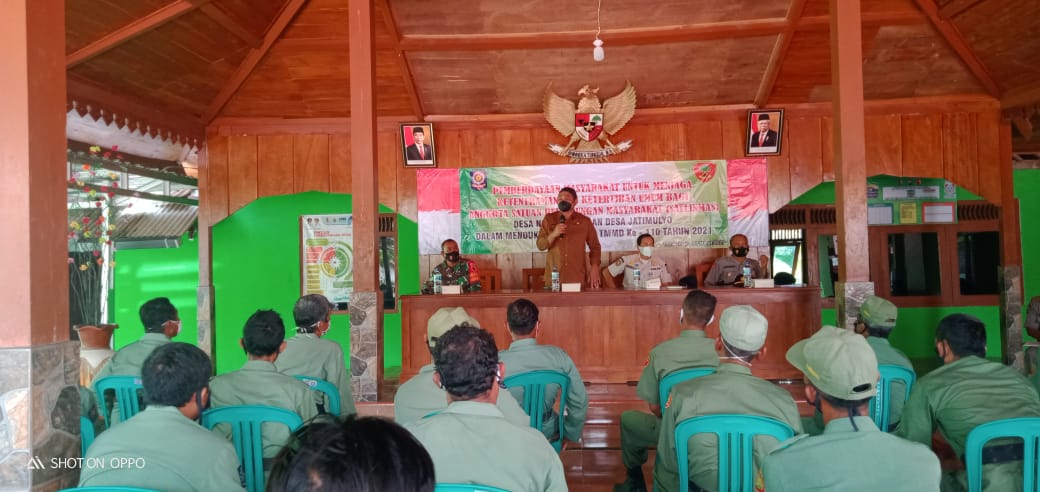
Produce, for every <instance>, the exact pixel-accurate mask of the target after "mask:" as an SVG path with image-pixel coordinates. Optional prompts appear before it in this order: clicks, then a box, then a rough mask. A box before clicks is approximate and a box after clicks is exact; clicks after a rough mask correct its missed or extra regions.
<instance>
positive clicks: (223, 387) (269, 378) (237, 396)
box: [209, 360, 318, 458]
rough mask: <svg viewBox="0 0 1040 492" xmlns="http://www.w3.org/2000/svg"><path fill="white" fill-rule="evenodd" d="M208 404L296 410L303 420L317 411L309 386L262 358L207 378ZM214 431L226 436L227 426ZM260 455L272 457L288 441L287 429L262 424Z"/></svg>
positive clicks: (228, 433)
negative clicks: (283, 372) (231, 370)
mask: <svg viewBox="0 0 1040 492" xmlns="http://www.w3.org/2000/svg"><path fill="white" fill-rule="evenodd" d="M209 390H210V395H211V396H210V406H212V407H213V408H220V407H229V406H232V405H267V406H271V407H278V408H284V409H286V410H290V411H293V412H296V414H297V415H299V416H300V417H301V418H302V419H303V421H304V423H306V422H307V421H308V420H310V419H312V418H314V417H315V416H316V415H317V414H318V407H317V406H316V405H315V404H314V395H312V394H311V389H310V388H309V387H308V386H307V385H306V384H305V383H303V382H302V381H300V380H298V379H296V378H294V377H292V376H286V375H285V374H282V373H280V372H278V370H277V369H275V367H274V364H272V363H270V362H267V361H263V360H251V361H247V362H246V364H245V365H244V366H242V369H239V370H237V371H234V372H229V373H227V374H221V375H220V376H217V377H215V378H213V379H212V380H210V382H209ZM223 427H225V426H217V430H218V431H219V432H221V433H222V434H224V435H225V436H228V437H230V436H231V433H230V429H226V428H223ZM262 432H263V440H264V458H273V457H274V456H275V455H276V454H278V451H280V450H281V449H282V446H284V445H285V443H286V442H288V441H289V433H290V432H289V430H288V429H287V428H286V427H285V426H284V425H282V424H275V423H270V424H264V426H263V429H262Z"/></svg>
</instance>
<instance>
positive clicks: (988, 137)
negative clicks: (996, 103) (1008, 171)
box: [975, 112, 1011, 205]
mask: <svg viewBox="0 0 1040 492" xmlns="http://www.w3.org/2000/svg"><path fill="white" fill-rule="evenodd" d="M975 116H976V119H975V123H976V124H975V127H976V129H977V130H978V132H977V135H978V142H979V148H978V151H979V158H978V161H977V162H978V166H979V191H978V193H979V195H980V196H982V197H983V198H985V199H986V200H988V201H989V202H990V203H994V204H998V205H999V204H1000V203H1001V191H1002V190H1001V183H1000V173H1001V167H1002V166H1006V165H1007V163H1006V162H1002V160H1001V156H1000V115H999V114H998V113H996V112H993V113H976V114H975ZM1008 192H1009V193H1010V192H1011V190H1008Z"/></svg>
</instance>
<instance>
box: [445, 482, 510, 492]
mask: <svg viewBox="0 0 1040 492" xmlns="http://www.w3.org/2000/svg"><path fill="white" fill-rule="evenodd" d="M433 492H509V491H508V490H506V489H500V488H498V487H491V486H488V485H477V484H472V483H439V484H437V486H436V487H434V488H433Z"/></svg>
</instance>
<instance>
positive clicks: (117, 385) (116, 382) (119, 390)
mask: <svg viewBox="0 0 1040 492" xmlns="http://www.w3.org/2000/svg"><path fill="white" fill-rule="evenodd" d="M108 390H112V391H113V392H115V395H116V405H118V406H119V418H120V420H122V421H126V419H128V418H130V417H133V416H134V415H137V413H138V412H140V411H141V402H140V400H138V396H137V395H138V392H140V391H143V390H144V385H142V384H141V377H140V376H108V377H103V378H101V379H99V380H97V381H95V382H94V391H96V392H97V398H98V406H99V407H100V408H99V410H100V411H101V414H102V415H103V416H104V417H105V428H106V429H108V428H109V427H110V426H111V424H110V423H109V417H108V409H107V408H106V407H107V405H105V392H106V391H108Z"/></svg>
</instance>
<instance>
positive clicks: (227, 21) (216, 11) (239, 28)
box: [199, 3, 263, 48]
mask: <svg viewBox="0 0 1040 492" xmlns="http://www.w3.org/2000/svg"><path fill="white" fill-rule="evenodd" d="M199 10H201V11H202V13H204V14H206V17H209V18H210V19H213V22H216V23H217V24H219V25H220V27H223V28H224V29H227V30H228V31H229V32H230V33H231V34H233V35H235V37H237V38H238V39H241V40H242V41H244V42H245V43H246V44H247V45H248V46H249V47H250V48H257V47H259V46H260V43H262V42H263V40H262V39H260V38H258V37H256V36H255V35H254V34H253V33H252V32H250V31H249V29H246V28H245V26H243V25H242V23H240V22H239V21H238V20H236V19H234V18H232V17H231V16H230V15H228V13H227V12H224V11H223V10H222V9H220V8H219V7H217V6H216V5H213V4H212V3H210V4H206V5H203V6H202V7H201V8H200V9H199Z"/></svg>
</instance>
